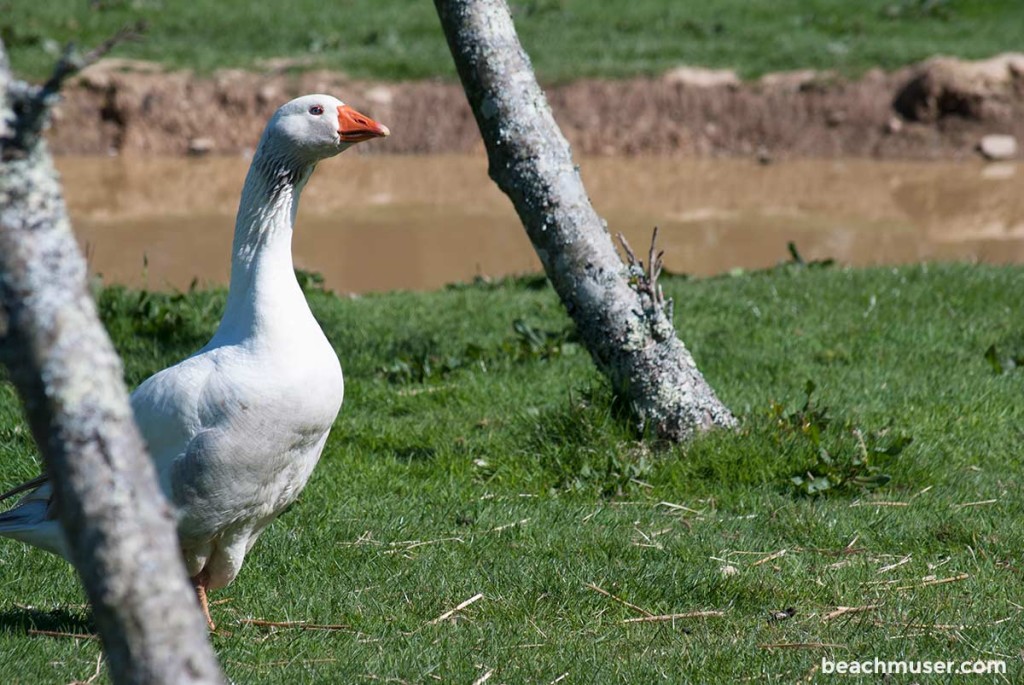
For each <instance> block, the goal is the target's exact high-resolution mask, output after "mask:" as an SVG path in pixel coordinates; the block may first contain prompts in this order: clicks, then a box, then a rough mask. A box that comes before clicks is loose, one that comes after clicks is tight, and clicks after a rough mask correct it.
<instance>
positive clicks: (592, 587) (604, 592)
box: [583, 583, 654, 616]
mask: <svg viewBox="0 0 1024 685" xmlns="http://www.w3.org/2000/svg"><path fill="white" fill-rule="evenodd" d="M583 587H585V588H588V589H590V590H593V591H594V592H596V593H598V594H601V595H604V596H605V597H608V598H609V599H614V600H615V601H616V602H618V603H619V604H623V605H625V606H628V607H629V608H630V609H632V610H633V611H637V612H639V613H641V614H643V615H644V616H654V614H652V613H651V612H649V611H647V609H644V608H643V607H638V606H637V605H636V604H630V603H629V602H627V601H626V600H624V599H622V598H621V597H616V596H615V595H613V594H612V593H610V592H608V591H607V590H603V589H601V588H599V587H598V586H596V585H594V584H593V583H587V584H586V585H584V586H583Z"/></svg>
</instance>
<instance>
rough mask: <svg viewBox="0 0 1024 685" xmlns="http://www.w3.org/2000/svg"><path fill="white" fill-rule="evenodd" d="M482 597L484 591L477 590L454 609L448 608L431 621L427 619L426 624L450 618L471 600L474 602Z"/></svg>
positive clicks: (470, 602)
mask: <svg viewBox="0 0 1024 685" xmlns="http://www.w3.org/2000/svg"><path fill="white" fill-rule="evenodd" d="M483 598H484V593H482V592H478V593H477V594H475V595H473V596H472V597H470V598H469V599H467V600H466V601H465V602H463V603H462V604H460V605H458V606H457V607H455V608H454V609H450V610H448V611H446V612H444V613H443V614H441V615H440V616H438V617H437V618H435V619H434V620H433V621H427V625H431V626H432V625H434V624H436V623H440V622H441V621H443V620H445V619H446V618H451V617H452V616H454V615H455V614H456V613H458V612H460V611H462V610H463V609H465V608H466V607H468V606H469V605H470V604H472V603H473V602H476V601H478V600H481V599H483Z"/></svg>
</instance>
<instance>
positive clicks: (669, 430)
mask: <svg viewBox="0 0 1024 685" xmlns="http://www.w3.org/2000/svg"><path fill="white" fill-rule="evenodd" d="M434 5H435V7H436V8H437V13H438V15H439V16H440V18H441V25H442V26H443V27H444V32H445V35H446V36H447V38H448V46H449V48H450V49H451V52H452V56H453V57H454V59H455V66H456V67H457V68H458V71H459V76H460V78H461V79H462V85H463V88H464V89H465V91H466V96H467V97H468V98H469V104H470V107H472V109H473V114H474V116H475V117H476V122H477V124H478V126H479V127H480V133H481V135H482V136H483V139H484V143H485V145H486V147H487V155H488V158H489V161H490V176H491V178H492V179H494V181H495V183H497V184H498V187H500V188H501V190H502V191H504V193H505V194H506V195H508V196H509V198H511V200H512V203H513V204H514V205H515V208H516V211H517V212H518V213H519V218H520V219H521V220H522V222H523V225H524V226H525V227H526V232H527V234H528V235H529V236H530V240H531V242H532V243H533V246H534V248H535V249H536V250H537V255H538V256H539V257H540V261H541V263H542V264H543V265H544V270H545V272H546V273H547V276H548V278H549V279H550V280H551V283H552V285H553V286H554V288H555V290H556V291H557V292H558V295H559V296H560V297H561V298H562V302H563V303H564V304H565V307H566V309H567V310H568V312H569V315H570V316H571V317H572V318H573V320H574V321H575V322H576V327H577V329H578V330H579V334H580V337H581V339H582V341H583V343H584V344H585V345H586V347H587V349H588V350H589V351H590V354H591V356H592V357H593V359H594V361H595V362H596V364H597V366H598V368H600V369H601V371H602V372H603V373H604V374H605V375H607V376H608V378H609V379H610V380H611V383H612V386H613V387H614V389H615V391H616V392H617V393H618V394H619V395H620V396H621V397H623V398H625V399H627V400H628V401H629V403H630V406H631V407H632V408H633V411H634V413H635V414H636V415H637V417H638V418H639V419H640V421H641V423H642V424H643V425H644V426H648V427H651V428H653V429H654V430H655V432H656V433H657V434H658V435H659V436H660V437H663V438H666V439H670V440H677V441H678V440H685V439H687V438H688V437H690V436H691V435H693V433H695V432H696V431H701V430H706V429H709V428H712V427H715V426H731V425H733V424H734V423H735V419H734V418H733V416H732V414H731V413H730V412H729V410H728V409H727V408H726V407H725V406H724V405H723V404H722V403H721V402H720V401H719V400H718V398H717V397H716V396H715V393H714V391H713V390H712V389H711V387H710V386H709V385H708V384H707V382H706V381H705V380H704V377H703V376H701V374H700V372H699V371H698V370H697V366H696V364H694V361H693V357H691V356H690V353H689V352H688V351H687V349H686V347H685V346H684V345H683V343H682V342H680V340H679V339H678V338H677V337H676V334H675V330H674V328H673V326H672V320H671V307H670V306H669V307H666V306H665V305H664V304H663V302H662V298H661V297H660V290H659V289H658V288H657V284H656V283H655V282H654V281H655V279H656V277H657V271H656V268H655V266H654V265H651V264H649V265H648V266H649V269H650V270H649V272H648V273H646V274H645V273H644V272H643V269H642V268H637V267H638V266H639V265H638V263H636V262H635V260H631V262H632V264H631V267H629V268H627V267H626V266H625V265H624V264H623V263H622V261H621V260H620V259H619V256H618V254H617V253H616V251H615V247H614V245H613V244H612V241H611V238H610V236H609V235H608V232H607V230H606V228H605V223H604V221H603V220H602V219H601V217H599V216H598V215H597V213H596V212H595V211H594V208H593V206H591V204H590V200H589V199H588V197H587V193H586V190H585V189H584V188H583V182H582V181H581V179H580V175H579V171H578V170H577V167H576V166H575V164H574V163H573V159H572V153H571V151H570V149H569V144H568V142H566V140H565V138H564V137H563V136H562V133H561V131H560V130H559V128H558V124H556V123H555V120H554V117H553V116H552V114H551V109H550V108H549V107H548V103H547V99H546V98H545V97H544V93H543V91H542V90H541V88H540V86H539V85H538V84H537V80H536V77H535V76H534V74H533V68H532V67H531V66H530V60H529V57H527V55H526V52H525V51H524V50H523V48H522V46H521V45H520V44H519V39H518V37H517V36H516V31H515V26H514V25H513V23H512V16H511V14H510V12H509V8H508V5H507V4H506V2H505V0H434ZM628 133H629V132H628V131H609V135H628ZM652 252H653V251H652ZM651 261H657V260H656V258H653V255H652V260H651Z"/></svg>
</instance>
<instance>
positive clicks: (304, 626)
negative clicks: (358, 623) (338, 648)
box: [238, 618, 352, 630]
mask: <svg viewBox="0 0 1024 685" xmlns="http://www.w3.org/2000/svg"><path fill="white" fill-rule="evenodd" d="M238 623H240V624H242V625H247V626H259V627H260V628H294V629H297V630H352V626H347V625H344V624H341V623H337V624H319V623H306V622H305V621H266V620H263V619H261V618H240V619H238Z"/></svg>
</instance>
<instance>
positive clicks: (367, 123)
mask: <svg viewBox="0 0 1024 685" xmlns="http://www.w3.org/2000/svg"><path fill="white" fill-rule="evenodd" d="M389 135H391V131H390V130H388V127H387V126H385V125H384V124H378V123H377V122H376V121H374V120H373V119H371V118H370V117H368V116H366V115H365V114H360V113H359V112H357V111H355V110H354V109H352V108H351V107H349V106H348V105H341V106H340V107H338V136H339V137H340V138H341V141H342V142H343V143H360V142H362V141H364V140H370V139H371V138H383V137H384V136H389Z"/></svg>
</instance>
